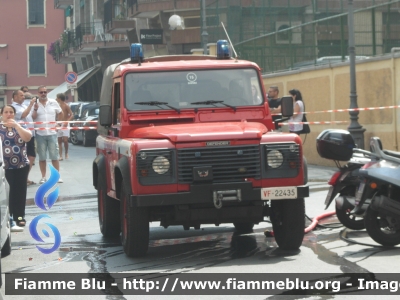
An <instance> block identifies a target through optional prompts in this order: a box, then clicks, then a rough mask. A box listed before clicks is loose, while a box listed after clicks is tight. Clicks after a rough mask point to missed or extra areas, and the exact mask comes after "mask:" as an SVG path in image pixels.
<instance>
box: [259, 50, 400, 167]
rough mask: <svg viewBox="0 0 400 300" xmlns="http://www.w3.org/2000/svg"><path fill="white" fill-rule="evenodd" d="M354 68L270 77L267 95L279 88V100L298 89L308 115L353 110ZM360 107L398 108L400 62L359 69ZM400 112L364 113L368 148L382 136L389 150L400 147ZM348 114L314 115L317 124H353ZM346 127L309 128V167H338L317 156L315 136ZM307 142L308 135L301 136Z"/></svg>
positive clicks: (383, 60) (371, 62)
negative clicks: (351, 104)
mask: <svg viewBox="0 0 400 300" xmlns="http://www.w3.org/2000/svg"><path fill="white" fill-rule="evenodd" d="M349 73H350V69H349V64H348V63H343V64H340V65H337V66H335V67H331V66H320V67H315V68H310V69H305V70H301V71H300V70H297V71H290V72H283V73H275V74H268V75H265V76H263V80H264V85H265V88H266V90H267V89H268V87H269V86H271V85H277V86H278V87H279V90H280V96H284V95H288V91H289V90H290V89H292V88H296V89H299V90H300V91H301V93H302V95H303V98H304V103H305V105H306V111H307V112H315V111H321V110H332V109H347V108H349V107H350V75H349ZM356 73H357V75H356V80H357V103H358V107H359V108H364V107H380V106H390V105H399V104H400V101H399V97H400V58H399V57H396V58H392V57H391V56H389V57H380V58H373V59H368V60H364V61H359V62H357V64H356ZM399 110H400V109H399V108H391V109H382V110H370V111H360V113H359V120H358V122H359V123H360V125H361V126H363V128H365V129H366V131H365V133H364V144H365V149H369V138H370V137H371V136H379V137H380V138H381V140H382V143H383V147H384V148H385V149H390V150H395V151H396V150H397V151H399V148H400V145H399V143H400V137H399V130H400V127H399V126H400V120H399V116H400V113H399ZM349 117H350V115H349V112H336V113H309V114H307V119H308V121H309V122H312V121H349V120H350V118H349ZM349 125H350V122H349V123H347V124H330V125H310V127H311V133H310V134H308V135H307V138H306V141H305V143H304V149H305V155H306V157H307V160H308V163H309V164H320V165H329V166H331V165H334V163H333V162H332V161H328V160H326V159H322V158H320V157H319V155H318V153H317V151H316V143H315V141H316V137H317V136H318V134H319V133H320V132H321V131H323V130H325V129H329V128H340V129H347V127H348V126H349ZM302 137H303V141H304V135H302Z"/></svg>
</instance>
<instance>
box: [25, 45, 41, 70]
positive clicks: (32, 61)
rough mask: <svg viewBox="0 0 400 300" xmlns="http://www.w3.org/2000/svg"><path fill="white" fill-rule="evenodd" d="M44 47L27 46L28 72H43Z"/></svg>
mask: <svg viewBox="0 0 400 300" xmlns="http://www.w3.org/2000/svg"><path fill="white" fill-rule="evenodd" d="M44 50H45V49H44V47H43V46H31V47H29V74H44V73H45V66H44V62H45V60H44Z"/></svg>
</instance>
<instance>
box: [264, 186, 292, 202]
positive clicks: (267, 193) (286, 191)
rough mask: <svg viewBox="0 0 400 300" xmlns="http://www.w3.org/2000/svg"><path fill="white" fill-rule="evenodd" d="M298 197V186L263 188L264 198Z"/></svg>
mask: <svg viewBox="0 0 400 300" xmlns="http://www.w3.org/2000/svg"><path fill="white" fill-rule="evenodd" d="M296 198H297V187H295V186H285V187H273V188H262V189H261V199H262V200H279V199H296Z"/></svg>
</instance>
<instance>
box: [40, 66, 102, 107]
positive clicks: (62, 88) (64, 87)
mask: <svg viewBox="0 0 400 300" xmlns="http://www.w3.org/2000/svg"><path fill="white" fill-rule="evenodd" d="M99 70H100V67H92V68H90V69H88V70H86V71H84V72H82V73H80V74H78V80H77V81H76V84H77V85H78V88H79V87H80V86H81V85H82V84H84V83H85V82H86V81H87V80H89V79H90V77H92V76H93V75H94V74H96V72H97V71H99ZM67 91H68V86H67V83H66V82H63V83H62V84H60V85H59V86H58V87H56V88H55V89H54V90H52V91H51V92H50V93H48V94H47V97H49V98H52V99H56V98H57V94H59V93H65V92H67Z"/></svg>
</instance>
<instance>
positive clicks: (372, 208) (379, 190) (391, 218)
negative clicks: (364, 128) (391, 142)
mask: <svg viewBox="0 0 400 300" xmlns="http://www.w3.org/2000/svg"><path fill="white" fill-rule="evenodd" d="M370 148H371V152H372V153H373V155H374V158H373V159H372V160H371V162H370V163H368V164H366V165H365V166H363V167H362V168H361V169H360V171H359V175H360V178H361V183H360V185H359V187H358V190H357V193H356V207H355V209H354V210H353V211H354V212H356V213H357V211H358V210H361V208H360V207H362V206H363V205H365V203H366V202H367V201H368V199H371V200H370V204H369V205H368V208H367V209H366V211H365V215H364V223H365V228H366V230H367V232H368V234H369V236H370V237H371V238H372V239H373V240H374V241H375V242H377V243H379V244H381V245H383V246H395V245H398V244H400V152H394V151H389V150H383V149H382V143H381V142H380V140H379V138H377V137H374V138H371V140H370Z"/></svg>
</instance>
